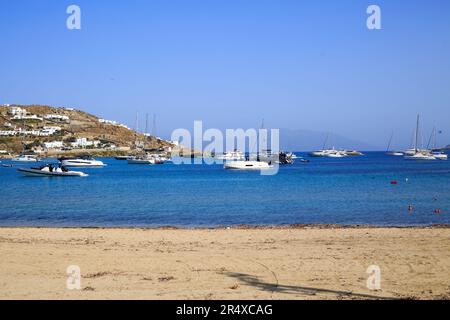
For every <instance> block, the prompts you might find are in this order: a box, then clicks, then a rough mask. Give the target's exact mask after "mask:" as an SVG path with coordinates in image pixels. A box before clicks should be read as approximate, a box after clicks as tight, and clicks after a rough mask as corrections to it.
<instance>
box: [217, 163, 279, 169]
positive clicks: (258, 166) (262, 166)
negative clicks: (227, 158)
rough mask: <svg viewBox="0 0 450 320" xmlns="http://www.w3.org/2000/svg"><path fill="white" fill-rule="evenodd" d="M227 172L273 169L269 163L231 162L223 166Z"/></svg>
mask: <svg viewBox="0 0 450 320" xmlns="http://www.w3.org/2000/svg"><path fill="white" fill-rule="evenodd" d="M223 167H224V169H227V170H267V169H271V168H273V166H272V165H269V164H268V163H267V162H260V161H231V162H226V163H225V164H224V165H223Z"/></svg>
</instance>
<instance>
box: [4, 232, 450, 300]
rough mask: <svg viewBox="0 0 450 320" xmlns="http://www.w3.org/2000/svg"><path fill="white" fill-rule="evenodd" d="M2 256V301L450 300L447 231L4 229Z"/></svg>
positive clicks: (449, 243)
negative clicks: (76, 274)
mask: <svg viewBox="0 0 450 320" xmlns="http://www.w3.org/2000/svg"><path fill="white" fill-rule="evenodd" d="M0 254H1V257H2V258H1V259H0V298H1V299H385V298H388V299H397V298H403V299H411V298H412V299H449V298H450V229H449V228H334V227H327V228H320V227H307V228H267V229H194V230H184V229H180V230H172V229H63V228H53V229H51V228H0ZM70 265H77V266H79V268H80V270H81V289H80V290H76V289H75V290H69V289H67V285H66V282H67V278H68V274H67V273H66V272H67V267H68V266H70ZM370 265H377V266H379V268H380V270H381V289H380V290H369V289H368V288H367V285H366V283H367V278H368V276H369V275H368V274H367V273H366V270H367V268H368V267H369V266H370Z"/></svg>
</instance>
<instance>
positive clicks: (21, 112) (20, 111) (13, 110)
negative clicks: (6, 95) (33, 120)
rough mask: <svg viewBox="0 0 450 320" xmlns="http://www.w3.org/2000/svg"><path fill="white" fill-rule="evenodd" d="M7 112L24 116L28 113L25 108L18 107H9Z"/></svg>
mask: <svg viewBox="0 0 450 320" xmlns="http://www.w3.org/2000/svg"><path fill="white" fill-rule="evenodd" d="M8 113H9V114H10V115H12V116H22V117H24V116H26V115H27V114H28V112H27V110H25V109H22V108H20V107H10V108H9V110H8Z"/></svg>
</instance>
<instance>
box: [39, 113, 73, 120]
mask: <svg viewBox="0 0 450 320" xmlns="http://www.w3.org/2000/svg"><path fill="white" fill-rule="evenodd" d="M44 119H47V120H58V121H69V120H70V119H69V117H68V116H64V115H60V114H47V115H45V116H44Z"/></svg>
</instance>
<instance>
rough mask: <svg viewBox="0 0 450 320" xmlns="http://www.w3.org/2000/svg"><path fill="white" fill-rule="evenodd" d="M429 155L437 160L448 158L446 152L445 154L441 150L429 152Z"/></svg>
mask: <svg viewBox="0 0 450 320" xmlns="http://www.w3.org/2000/svg"><path fill="white" fill-rule="evenodd" d="M431 155H432V156H433V157H435V158H436V159H438V160H447V159H448V155H447V154H445V153H443V152H439V151H433V152H431Z"/></svg>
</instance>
